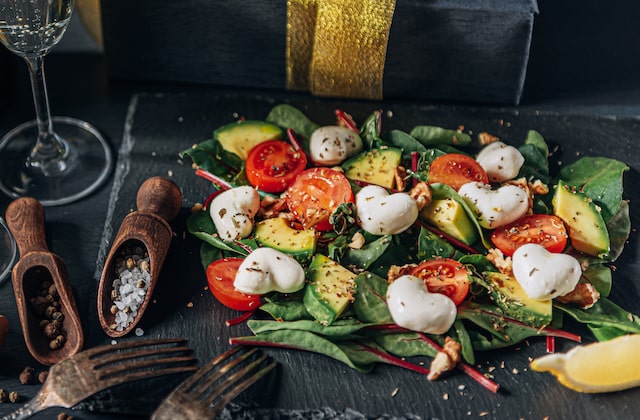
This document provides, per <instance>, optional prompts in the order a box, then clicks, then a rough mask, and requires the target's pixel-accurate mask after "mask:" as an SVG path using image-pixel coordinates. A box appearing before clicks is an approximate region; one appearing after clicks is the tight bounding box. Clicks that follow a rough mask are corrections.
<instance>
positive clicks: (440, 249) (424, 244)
mask: <svg viewBox="0 0 640 420" xmlns="http://www.w3.org/2000/svg"><path fill="white" fill-rule="evenodd" d="M456 252H457V251H456V249H455V248H454V247H453V245H451V244H450V243H449V242H447V241H445V240H444V239H442V238H441V237H439V236H438V235H436V234H435V233H433V232H431V231H430V230H428V229H425V228H422V229H420V235H419V236H418V259H420V260H429V259H433V258H434V257H443V258H455V254H456Z"/></svg>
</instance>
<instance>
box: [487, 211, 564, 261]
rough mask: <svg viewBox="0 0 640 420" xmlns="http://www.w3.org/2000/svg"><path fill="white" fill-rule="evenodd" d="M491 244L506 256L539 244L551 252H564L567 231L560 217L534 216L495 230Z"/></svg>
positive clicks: (549, 215) (525, 217)
mask: <svg viewBox="0 0 640 420" xmlns="http://www.w3.org/2000/svg"><path fill="white" fill-rule="evenodd" d="M491 242H493V244H494V245H495V246H496V247H497V248H498V249H499V250H500V251H502V253H503V254H504V255H506V256H511V255H513V253H514V252H515V250H516V249H518V247H519V246H521V245H525V244H539V245H542V246H543V247H545V248H546V249H547V251H549V252H562V251H564V248H565V247H566V246H567V229H566V228H565V226H564V223H563V222H562V220H560V218H559V217H556V216H554V215H551V214H532V215H530V216H524V217H523V218H521V219H519V220H517V221H515V222H513V223H511V224H509V225H506V226H502V227H499V228H498V229H496V230H494V231H493V233H492V234H491Z"/></svg>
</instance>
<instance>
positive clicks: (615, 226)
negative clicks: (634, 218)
mask: <svg viewBox="0 0 640 420" xmlns="http://www.w3.org/2000/svg"><path fill="white" fill-rule="evenodd" d="M607 230H608V231H609V242H610V244H611V245H610V248H609V254H607V261H608V262H613V261H615V260H617V259H618V257H620V255H621V254H622V250H623V249H624V245H625V243H626V242H627V239H628V238H629V234H631V219H630V217H629V202H628V201H626V200H622V202H621V203H620V208H619V209H618V212H617V213H616V214H615V215H614V216H613V217H612V218H611V220H609V222H607Z"/></svg>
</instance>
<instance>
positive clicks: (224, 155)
mask: <svg viewBox="0 0 640 420" xmlns="http://www.w3.org/2000/svg"><path fill="white" fill-rule="evenodd" d="M179 156H180V157H181V158H183V159H184V158H185V157H188V158H190V159H191V161H192V162H193V163H194V164H195V165H196V166H198V167H199V168H202V169H204V170H205V171H207V172H211V173H212V174H214V175H218V176H220V177H224V178H226V179H227V180H230V179H232V178H233V177H234V176H235V175H236V174H238V173H239V172H242V169H243V167H244V162H243V161H242V159H240V158H239V157H238V156H237V155H235V154H234V153H229V152H227V151H226V150H225V149H224V148H223V147H222V145H221V144H220V142H218V141H217V140H215V139H209V140H205V141H202V142H200V143H198V144H196V145H194V146H192V147H190V148H188V149H186V150H183V151H182V152H180V154H179Z"/></svg>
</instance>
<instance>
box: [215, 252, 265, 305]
mask: <svg viewBox="0 0 640 420" xmlns="http://www.w3.org/2000/svg"><path fill="white" fill-rule="evenodd" d="M242 261H243V259H242V258H222V259H220V260H216V261H214V262H212V263H211V264H209V266H208V267H207V283H209V290H210V291H211V293H212V294H213V296H215V297H216V299H218V300H219V301H220V303H222V304H223V305H224V306H226V307H227V308H231V309H234V310H236V311H252V310H254V309H256V308H257V307H258V306H260V295H248V294H246V293H242V292H241V291H239V290H236V288H235V287H233V281H234V279H235V278H236V273H237V272H238V268H240V264H242Z"/></svg>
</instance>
